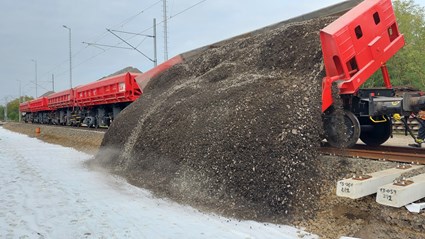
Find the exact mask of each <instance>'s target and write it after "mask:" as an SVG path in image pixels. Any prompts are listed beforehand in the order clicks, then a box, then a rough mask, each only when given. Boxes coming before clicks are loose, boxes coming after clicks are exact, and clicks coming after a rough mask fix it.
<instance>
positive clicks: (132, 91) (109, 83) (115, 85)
mask: <svg viewBox="0 0 425 239" xmlns="http://www.w3.org/2000/svg"><path fill="white" fill-rule="evenodd" d="M139 75H140V74H138V73H129V72H128V73H125V74H121V75H116V76H111V77H107V78H105V79H102V80H99V81H96V82H93V83H90V84H87V85H83V86H79V87H76V88H75V89H74V95H75V104H76V106H79V107H83V106H92V105H103V104H111V103H120V102H132V101H135V100H136V99H137V98H138V97H139V96H140V95H141V93H142V92H141V90H140V88H139V86H138V85H137V83H136V81H135V78H136V77H137V76H139Z"/></svg>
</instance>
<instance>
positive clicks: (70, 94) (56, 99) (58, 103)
mask: <svg viewBox="0 0 425 239" xmlns="http://www.w3.org/2000/svg"><path fill="white" fill-rule="evenodd" d="M47 101H48V102H47V104H48V106H49V108H51V109H61V108H72V107H74V90H73V89H70V90H64V91H61V92H57V93H53V94H51V95H49V96H47Z"/></svg>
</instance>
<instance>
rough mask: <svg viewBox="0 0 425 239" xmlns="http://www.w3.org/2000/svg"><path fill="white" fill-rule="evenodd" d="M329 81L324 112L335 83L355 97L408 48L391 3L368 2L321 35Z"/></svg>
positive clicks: (325, 83)
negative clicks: (370, 78)
mask: <svg viewBox="0 0 425 239" xmlns="http://www.w3.org/2000/svg"><path fill="white" fill-rule="evenodd" d="M320 39H321V42H322V51H323V60H324V63H325V67H326V77H325V78H324V80H323V85H322V111H325V110H326V109H328V107H329V106H331V104H332V96H331V87H332V82H334V81H339V82H338V83H339V85H338V86H339V90H340V94H354V93H355V92H356V91H357V90H358V89H359V88H360V86H361V85H362V84H363V83H364V82H365V81H366V80H367V79H368V78H369V77H370V76H371V75H372V74H374V73H375V72H376V71H377V70H379V68H380V67H382V66H383V65H385V62H387V61H388V60H389V59H390V58H391V57H392V56H393V55H394V54H395V53H396V52H397V51H398V50H400V49H401V48H402V47H403V46H404V37H403V35H402V34H400V33H399V30H398V26H397V22H396V18H395V15H394V10H393V7H392V4H391V0H365V1H363V2H362V3H360V4H358V5H357V6H356V7H354V8H353V9H351V10H350V11H348V12H347V13H346V14H344V15H343V16H341V17H340V18H339V19H337V20H336V21H335V22H333V23H331V24H330V25H329V26H327V27H326V28H324V29H323V30H322V31H321V32H320Z"/></svg>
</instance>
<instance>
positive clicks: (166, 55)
mask: <svg viewBox="0 0 425 239" xmlns="http://www.w3.org/2000/svg"><path fill="white" fill-rule="evenodd" d="M162 5H163V7H164V9H163V11H164V61H166V60H168V29H167V0H163V4H162Z"/></svg>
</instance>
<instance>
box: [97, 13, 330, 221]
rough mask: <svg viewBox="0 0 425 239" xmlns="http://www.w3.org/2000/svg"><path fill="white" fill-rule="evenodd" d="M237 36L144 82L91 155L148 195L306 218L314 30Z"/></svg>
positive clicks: (313, 126)
mask: <svg viewBox="0 0 425 239" xmlns="http://www.w3.org/2000/svg"><path fill="white" fill-rule="evenodd" d="M332 20H333V19H332V18H324V19H315V20H313V21H306V22H300V23H295V24H288V25H285V26H283V27H280V28H277V29H274V30H270V31H268V32H264V33H261V34H258V35H255V36H247V37H245V38H243V39H238V40H235V41H233V42H230V43H228V44H225V45H223V46H220V47H215V48H210V49H208V50H206V51H205V52H203V53H202V54H201V55H199V56H198V57H196V58H194V59H191V60H188V61H186V62H185V63H183V64H179V65H176V66H174V67H173V68H171V69H170V70H168V71H167V72H165V73H164V74H162V75H161V76H159V77H157V78H156V79H153V80H151V82H150V83H149V85H148V86H147V88H146V89H145V93H144V95H143V97H141V98H140V99H139V100H137V101H136V102H134V103H133V104H132V105H130V106H129V107H127V108H126V109H125V110H124V111H123V112H122V113H121V114H120V115H119V117H118V118H117V119H116V120H115V121H114V123H113V125H112V127H111V128H110V129H109V130H108V132H107V133H106V134H105V137H104V140H103V143H102V147H101V151H100V153H99V154H98V155H97V157H96V161H97V162H99V163H100V164H102V165H104V166H106V167H108V168H110V169H111V171H112V172H114V173H117V174H120V175H123V176H124V177H126V178H127V179H128V180H129V181H130V182H132V183H134V184H137V185H140V186H143V187H145V188H148V189H150V190H152V191H153V192H155V193H156V194H157V195H160V196H166V197H170V198H173V199H175V200H177V201H179V202H183V203H188V204H190V205H193V206H197V207H198V208H202V209H207V210H213V211H215V212H219V213H224V214H225V215H232V216H236V217H239V218H250V219H261V220H273V219H275V217H277V216H279V217H282V215H283V217H285V218H287V219H288V220H291V219H301V218H303V217H310V216H312V215H313V214H314V210H315V202H317V199H318V195H319V193H320V188H321V181H320V178H321V177H320V174H319V172H318V164H319V162H318V160H317V157H318V152H317V151H316V147H318V146H319V143H320V134H321V132H322V127H321V110H320V109H321V79H322V77H323V75H324V73H323V66H322V55H321V50H320V41H319V30H320V29H321V28H323V27H324V26H326V25H327V24H328V23H330V22H332Z"/></svg>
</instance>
